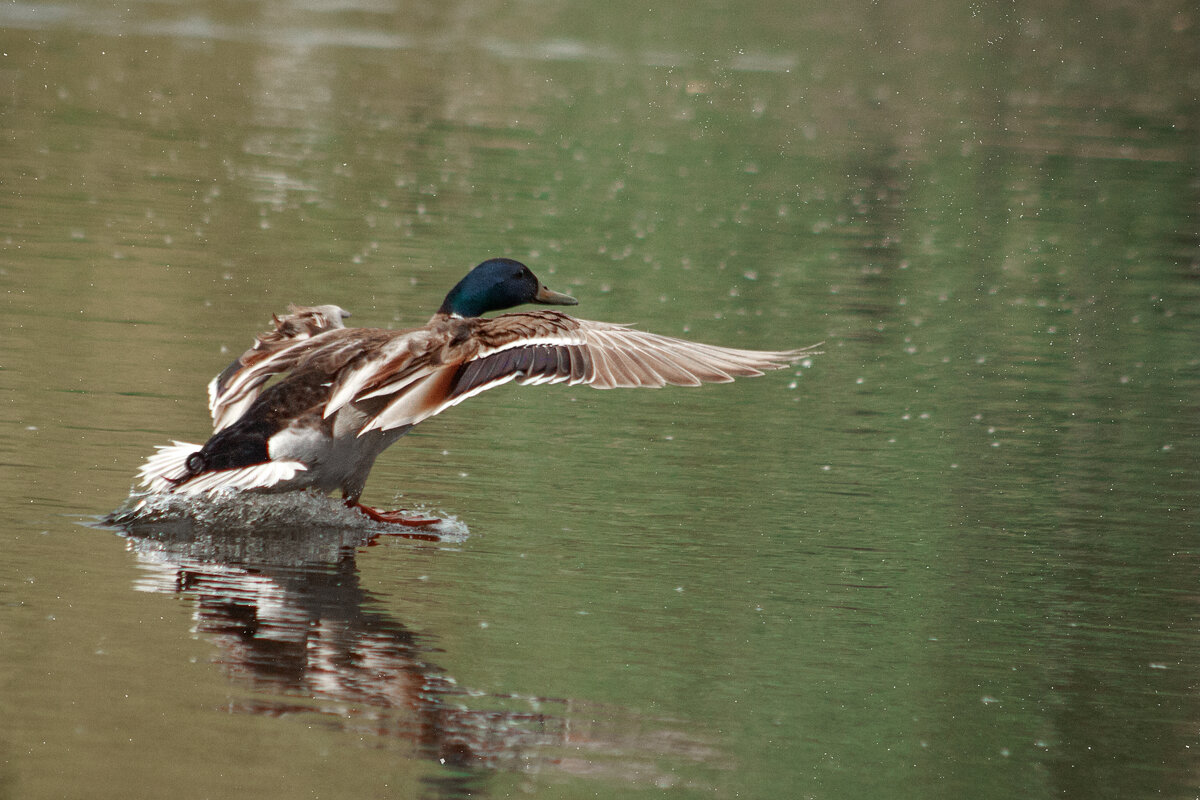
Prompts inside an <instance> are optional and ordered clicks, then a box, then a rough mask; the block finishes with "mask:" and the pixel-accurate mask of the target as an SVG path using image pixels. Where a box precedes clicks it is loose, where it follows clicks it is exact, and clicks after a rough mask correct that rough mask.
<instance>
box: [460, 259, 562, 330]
mask: <svg viewBox="0 0 1200 800" xmlns="http://www.w3.org/2000/svg"><path fill="white" fill-rule="evenodd" d="M525 303H541V304H543V305H552V306H573V305H577V304H578V303H579V301H578V300H576V299H575V298H574V297H571V296H570V295H565V294H559V293H558V292H552V291H550V290H549V289H547V288H546V287H545V286H543V285H542V282H541V281H539V280H538V279H537V276H535V275H534V274H533V273H532V272H530V271H529V267H527V266H525V265H524V264H522V263H521V262H520V261H514V260H512V259H511V258H490V259H488V260H487V261H485V262H483V263H482V264H480V265H479V266H478V267H476V268H475V269H473V270H471V271H470V272H468V273H467V276H466V277H465V278H463V279H462V280H461V281H459V282H458V284H457V285H455V287H454V288H453V289H451V290H450V293H449V294H448V295H446V299H445V300H443V301H442V307H441V308H439V309H438V313H439V314H453V315H456V316H459V317H481V316H483V315H484V314H486V313H487V312H489V311H501V310H503V309H505V308H512V307H513V306H519V305H524V304H525Z"/></svg>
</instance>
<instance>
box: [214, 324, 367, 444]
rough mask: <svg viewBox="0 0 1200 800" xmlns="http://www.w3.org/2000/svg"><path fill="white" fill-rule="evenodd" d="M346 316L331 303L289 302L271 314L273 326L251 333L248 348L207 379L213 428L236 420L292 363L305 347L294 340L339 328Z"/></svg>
mask: <svg viewBox="0 0 1200 800" xmlns="http://www.w3.org/2000/svg"><path fill="white" fill-rule="evenodd" d="M348 316H350V312H349V311H346V310H345V309H343V308H340V307H338V306H333V305H324V306H296V305H289V306H288V313H287V314H284V315H283V316H275V315H274V314H272V315H271V320H272V322H273V323H274V327H273V328H272V329H271V330H269V331H265V332H263V333H260V334H259V335H258V336H257V337H255V339H254V344H253V345H252V346H251V347H250V349H249V350H247V351H246V352H244V353H242V355H241V356H239V357H238V358H237V360H235V361H234V362H233V363H232V364H230V365H229V366H228V367H226V368H225V369H224V370H222V371H221V374H219V375H217V377H215V378H213V379H212V380H211V381H210V382H209V384H208V410H209V412H210V413H211V414H212V420H213V431H214V432H215V431H220V430H222V429H223V428H227V427H228V426H229V425H230V424H232V423H233V422H234V421H236V420H237V418H238V417H240V416H241V415H242V414H243V413H244V412H245V410H246V409H247V408H249V407H250V404H251V403H253V402H254V400H255V399H256V398H257V397H258V395H259V392H261V391H262V387H263V384H265V383H266V382H267V381H268V380H270V378H271V377H272V376H274V375H277V374H279V373H281V372H286V371H287V370H289V369H291V368H292V367H293V366H295V363H296V360H297V359H298V358H299V357H300V356H302V355H303V354H304V353H305V352H307V349H306V348H303V347H296V345H297V344H300V343H302V342H306V341H308V340H311V339H312V338H313V337H315V336H319V335H320V334H323V333H327V332H329V331H332V330H340V329H343V328H344V323H343V320H344V319H345V318H346V317H348Z"/></svg>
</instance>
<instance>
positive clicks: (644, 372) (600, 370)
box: [325, 311, 814, 432]
mask: <svg viewBox="0 0 1200 800" xmlns="http://www.w3.org/2000/svg"><path fill="white" fill-rule="evenodd" d="M461 322H462V323H464V324H470V325H471V326H472V330H471V331H470V335H469V336H465V337H462V339H461V340H460V341H459V343H458V344H453V343H452V344H450V345H448V346H447V347H446V348H445V349H444V350H443V351H441V352H440V353H439V357H437V358H429V357H425V358H421V359H413V360H411V361H409V362H407V363H403V364H401V363H400V362H399V361H398V360H395V359H393V360H391V361H385V360H379V361H378V362H377V363H375V364H372V363H364V364H363V365H362V366H361V369H360V370H357V371H356V373H355V374H354V375H352V376H347V379H346V380H341V381H339V384H340V385H339V388H338V390H337V391H336V392H335V393H334V395H333V396H332V397H331V399H330V401H329V404H328V405H327V406H326V409H325V415H326V416H329V415H331V414H333V413H336V411H337V410H338V409H339V408H340V407H341V406H342V405H344V404H346V403H348V402H358V403H363V402H379V401H381V400H382V401H385V402H386V405H384V406H383V408H382V409H381V410H379V411H378V413H375V415H374V416H373V418H372V419H371V420H370V422H369V423H368V424H367V425H366V426H365V427H364V428H363V430H364V432H365V431H369V430H389V429H392V428H398V427H401V426H404V425H415V424H416V423H418V422H420V421H421V420H424V419H427V418H429V417H431V416H433V415H435V414H438V413H440V412H441V411H443V410H445V409H447V408H449V407H450V406H453V405H457V404H458V403H461V402H462V401H463V400H466V399H467V398H469V397H473V396H475V395H477V394H479V393H480V392H483V391H486V390H488V389H491V388H492V387H494V386H499V385H500V384H502V383H507V382H508V381H516V382H517V383H523V384H531V383H568V384H581V383H582V384H588V385H589V386H592V387H594V388H597V389H615V388H626V387H629V388H632V387H640V386H645V387H655V388H657V387H661V386H665V385H667V384H672V385H676V386H699V385H700V384H701V383H712V382H728V381H731V380H733V379H734V378H737V377H748V376H752V375H761V374H762V373H763V371H764V370H768V369H779V368H781V367H784V366H786V365H788V364H790V363H793V362H795V361H797V360H799V359H800V358H803V357H804V356H806V355H812V354H813V352H814V349H813V348H812V347H810V348H804V349H801V350H779V351H762V350H737V349H733V348H728V347H717V346H715V345H707V344H700V343H698V342H689V341H686V340H683V339H674V338H671V337H669V336H660V335H658V334H653V333H645V332H643V331H638V330H635V329H633V328H629V327H626V326H624V325H614V324H611V323H606V322H591V321H587V320H579V319H575V318H574V317H570V316H567V315H566V314H562V313H559V312H557V311H528V312H524V313H517V314H503V315H500V316H498V317H495V318H493V319H486V320H462V321H461Z"/></svg>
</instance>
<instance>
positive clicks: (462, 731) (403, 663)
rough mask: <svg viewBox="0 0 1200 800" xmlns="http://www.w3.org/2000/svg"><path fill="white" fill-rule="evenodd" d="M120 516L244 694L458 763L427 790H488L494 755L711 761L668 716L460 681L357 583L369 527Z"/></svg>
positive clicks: (607, 767)
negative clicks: (495, 690) (506, 692)
mask: <svg viewBox="0 0 1200 800" xmlns="http://www.w3.org/2000/svg"><path fill="white" fill-rule="evenodd" d="M112 522H113V521H112V520H110V523H112ZM117 527H119V529H120V530H121V531H122V533H123V534H124V535H125V536H127V538H128V540H129V543H130V544H129V546H130V549H131V550H132V551H133V552H134V553H136V554H137V556H138V559H139V561H140V562H141V563H142V565H143V566H144V568H145V570H146V571H145V574H144V576H143V577H142V578H140V579H139V581H138V588H140V589H143V590H148V591H158V592H166V593H173V594H181V595H183V596H185V597H188V598H190V599H191V600H192V601H193V602H194V603H195V617H196V630H197V631H198V632H199V633H200V634H201V635H202V636H204V637H205V638H206V639H208V640H209V641H211V642H212V643H213V644H214V645H215V647H216V649H217V653H218V655H217V656H216V659H215V661H216V662H217V663H219V664H220V665H221V666H222V667H223V668H224V669H225V671H226V672H227V673H228V675H229V676H230V678H231V679H232V680H233V681H234V682H235V683H237V684H241V685H244V686H246V687H248V688H249V689H250V690H251V692H250V694H249V695H248V697H247V698H246V699H243V700H241V701H238V702H236V703H235V704H233V706H232V710H234V711H235V712H241V713H250V714H259V715H267V716H278V717H285V716H286V717H299V718H302V719H306V720H307V721H308V722H313V721H314V720H319V721H320V722H322V723H323V724H326V725H329V726H331V727H334V728H337V729H341V730H345V731H346V732H348V733H352V734H355V735H356V736H358V737H362V736H371V737H379V738H380V740H381V741H398V742H407V743H409V744H410V745H411V747H412V748H413V750H412V752H414V754H415V755H416V756H417V757H420V758H425V759H430V760H432V761H434V762H437V763H438V764H442V765H445V766H446V768H447V769H446V770H444V771H439V772H440V774H439V775H437V776H436V777H434V778H431V779H429V780H428V781H427V783H426V786H425V789H426V794H427V796H431V797H466V796H472V797H478V796H480V794H481V791H482V790H483V786H482V783H483V782H484V781H485V780H486V776H487V775H488V774H489V773H490V772H492V771H495V770H516V771H522V772H545V771H548V770H549V771H556V772H565V773H578V774H587V775H590V776H594V777H598V778H601V779H603V780H606V781H611V780H617V781H618V782H633V783H642V782H645V781H649V782H650V783H651V784H652V785H663V784H664V783H666V784H669V783H672V782H673V779H672V776H671V774H670V771H663V770H659V771H658V772H657V773H656V772H655V770H656V768H655V767H654V766H653V765H652V764H653V762H656V761H657V762H660V763H664V762H672V761H673V762H676V763H678V762H679V761H681V760H682V761H689V762H693V763H699V762H705V763H707V764H709V765H712V764H713V762H714V755H715V754H714V753H713V751H712V750H711V749H710V748H709V747H708V746H706V745H704V744H702V743H700V742H699V741H697V740H696V739H695V738H693V737H691V736H690V735H684V734H683V733H682V732H680V731H675V730H667V729H664V728H665V726H666V725H667V723H664V722H663V721H661V720H647V719H639V718H638V717H636V716H635V715H634V714H632V713H631V712H626V711H623V710H621V709H617V708H611V707H600V706H596V705H591V706H589V705H588V704H585V703H578V702H576V701H572V700H570V699H547V698H539V697H517V696H500V695H493V696H489V695H486V694H482V693H478V692H469V691H467V690H465V689H463V688H462V687H460V686H459V685H458V683H457V682H456V681H455V680H454V678H452V677H451V676H449V675H447V674H446V673H445V672H444V671H443V670H442V669H441V668H439V667H438V666H437V665H435V664H434V663H433V662H432V661H431V660H430V659H431V655H432V653H433V652H434V648H433V647H432V645H431V643H430V640H429V637H428V636H426V635H424V634H420V633H415V632H413V631H412V630H409V629H408V628H407V627H406V626H404V625H403V624H401V623H400V622H398V621H396V620H394V619H393V618H391V617H389V616H388V615H387V614H385V613H383V612H381V611H378V610H375V609H376V608H377V607H378V606H379V603H378V601H377V600H376V598H375V597H374V596H373V595H372V594H371V593H370V592H368V591H366V590H365V589H363V587H362V586H361V583H360V580H359V574H358V566H357V556H358V553H359V551H360V549H361V548H363V547H364V546H366V545H368V544H372V543H373V542H374V541H375V536H376V533H374V532H372V531H370V530H364V529H362V528H361V527H359V528H355V527H344V528H339V527H326V528H313V527H307V528H300V527H288V526H286V525H283V524H279V525H278V526H277V527H273V528H271V527H264V526H263V525H261V524H256V525H254V526H253V527H252V529H247V528H246V527H244V526H237V527H221V526H216V525H211V524H204V523H201V522H198V521H197V520H196V518H194V517H187V518H181V519H175V520H160V521H157V522H154V523H146V522H144V521H139V522H135V523H127V524H123V525H120V524H118V525H117ZM426 538H430V537H426ZM434 538H435V537H434ZM389 540H391V539H390V537H389ZM412 546H413V547H414V549H417V550H420V549H423V548H435V547H438V545H436V544H421V543H414V544H413V545H412ZM655 727H658V728H659V729H658V730H655V729H654V728H655ZM581 754H586V755H581ZM634 762H636V766H634Z"/></svg>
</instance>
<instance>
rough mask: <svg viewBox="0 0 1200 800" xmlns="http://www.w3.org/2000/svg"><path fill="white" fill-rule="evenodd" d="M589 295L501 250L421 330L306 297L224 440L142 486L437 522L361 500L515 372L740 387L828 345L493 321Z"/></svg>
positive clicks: (549, 320) (544, 313) (267, 336)
mask: <svg viewBox="0 0 1200 800" xmlns="http://www.w3.org/2000/svg"><path fill="white" fill-rule="evenodd" d="M577 302H578V301H577V300H576V299H575V298H573V297H571V296H569V295H565V294H560V293H558V292H553V291H551V290H549V289H547V288H546V287H545V285H543V284H542V282H541V281H539V280H538V279H537V277H535V276H534V274H533V273H532V272H531V271H530V270H529V268H528V267H526V266H525V265H524V264H522V263H520V262H519V261H514V260H512V259H509V258H493V259H489V260H488V261H484V262H483V263H482V264H480V265H479V266H477V267H475V268H474V269H473V270H471V271H470V272H469V273H468V274H467V275H466V277H464V278H463V279H462V280H461V281H459V282H458V284H457V285H455V287H454V288H453V289H451V290H450V293H449V294H447V295H446V299H445V300H444V301H443V302H442V305H441V307H440V308H439V309H438V310H437V313H436V314H434V315H433V318H432V319H430V320H429V322H427V323H426V324H425V325H423V326H421V327H419V328H412V329H409V330H400V331H396V330H384V329H379V328H346V327H344V324H343V319H344V318H345V316H346V315H347V314H346V312H345V311H344V310H342V309H341V308H339V307H337V306H315V307H295V306H293V307H291V308H290V311H291V313H290V314H287V315H284V316H282V317H274V323H275V325H274V329H273V330H270V331H267V332H266V333H263V334H260V335H259V336H258V337H257V339H256V340H255V343H254V345H253V346H252V347H251V348H250V349H249V350H247V351H246V352H245V353H243V354H242V356H241V357H240V358H238V359H237V360H236V361H234V362H233V363H232V364H230V365H229V367H227V368H226V369H225V370H224V371H223V372H221V374H220V375H218V376H217V377H216V378H214V379H213V380H212V382H211V384H210V385H209V410H210V411H211V412H212V419H213V429H214V432H213V435H212V437H211V438H209V440H208V441H207V442H205V443H204V444H203V445H197V444H189V443H186V442H174V443H173V444H171V445H167V446H163V447H160V448H158V452H157V453H156V454H155V455H153V456H151V457H150V458H149V459H148V460H147V461H146V463H145V465H144V466H143V467H142V468H141V472H140V476H141V481H142V484H143V485H144V486H146V487H148V488H149V489H150V490H151V491H154V492H170V493H176V494H179V493H184V494H201V493H212V492H217V491H221V490H225V489H230V490H257V491H273V492H278V491H290V490H295V489H314V490H317V491H320V492H323V493H328V492H332V491H334V490H341V492H342V496H343V498H344V499H345V501H346V503H347V504H348V505H350V506H352V507H357V508H359V509H360V510H362V511H363V513H365V514H367V515H368V516H370V517H371V518H373V519H376V520H380V521H385V522H396V523H401V524H413V525H418V524H425V523H429V522H432V521H433V520H425V519H419V518H409V517H405V516H404V515H403V514H402V513H400V512H390V511H378V510H376V509H373V508H370V507H368V506H364V505H361V504H360V503H359V502H358V500H359V497H360V496H361V495H362V492H363V487H364V486H365V484H366V481H367V475H368V474H369V473H370V471H371V467H372V466H373V465H374V463H375V459H376V457H378V456H379V454H380V453H381V452H383V451H384V450H385V449H386V448H387V447H389V446H390V445H391V444H392V443H394V442H395V441H396V440H397V439H399V438H400V437H401V436H403V435H404V434H405V433H407V432H408V431H409V430H411V429H412V427H413V426H414V425H416V424H418V423H419V422H421V421H422V420H425V419H428V418H429V417H432V416H433V415H435V414H438V413H440V412H442V411H444V410H446V409H447V408H450V407H451V406H454V405H458V404H459V403H461V402H462V401H464V400H466V399H468V398H470V397H474V396H475V395H477V394H479V393H480V392H483V391H486V390H488V389H491V388H494V387H496V386H499V385H501V384H503V383H507V382H509V381H516V382H517V383H521V384H538V383H567V384H581V383H583V384H588V385H589V386H592V387H594V388H597V389H614V388H618V387H637V386H648V387H661V386H664V385H666V384H672V385H675V386H698V385H700V384H701V383H706V382H728V381H731V380H733V379H734V378H735V377H746V376H751V375H761V374H762V371H763V370H768V369H778V368H781V367H784V366H786V365H788V364H791V363H794V362H795V361H797V360H798V359H800V358H802V357H804V356H806V355H810V354H812V353H813V348H814V347H816V345H813V346H812V347H807V348H802V349H799V350H778V351H759V350H735V349H731V348H728V347H717V346H715V345H708V344H699V343H697V342H689V341H685V340H682V339H674V338H670V337H667V336H660V335H658V334H654V333H645V332H642V331H639V330H635V329H633V328H630V327H627V326H625V325H616V324H612V323H608V322H593V321H590V320H582V319H576V318H575V317H571V316H568V315H566V314H564V313H562V312H559V311H554V310H548V309H547V310H533V311H522V312H517V313H509V314H501V315H499V316H496V317H491V318H485V317H484V316H483V315H484V314H486V313H488V312H491V311H500V310H503V309H508V308H513V307H514V306H519V305H523V304H526V303H537V304H541V305H557V306H573V305H576V304H577ZM278 375H282V376H283V377H282V378H281V379H280V380H278V381H276V382H275V383H273V384H271V385H270V386H266V383H267V381H268V380H269V379H271V378H273V377H275V376H278ZM264 386H266V388H264Z"/></svg>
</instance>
